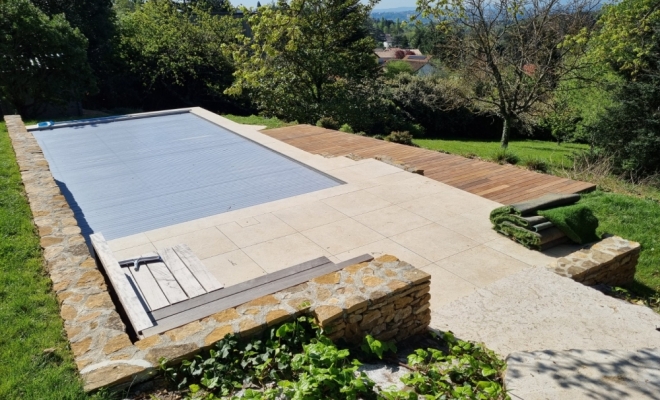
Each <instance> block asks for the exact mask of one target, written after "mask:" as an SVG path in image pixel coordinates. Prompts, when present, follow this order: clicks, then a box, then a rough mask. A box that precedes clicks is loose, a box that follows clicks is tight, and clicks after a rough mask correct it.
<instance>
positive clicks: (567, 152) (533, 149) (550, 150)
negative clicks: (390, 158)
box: [413, 139, 589, 166]
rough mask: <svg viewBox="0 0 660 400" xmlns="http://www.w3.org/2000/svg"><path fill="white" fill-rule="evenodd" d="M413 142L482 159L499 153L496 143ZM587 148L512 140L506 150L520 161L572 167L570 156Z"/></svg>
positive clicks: (421, 140)
mask: <svg viewBox="0 0 660 400" xmlns="http://www.w3.org/2000/svg"><path fill="white" fill-rule="evenodd" d="M413 142H414V143H415V144H416V145H418V146H420V147H424V148H427V149H431V150H442V151H446V152H448V153H452V154H459V155H462V156H472V155H476V156H477V157H479V158H483V159H492V158H493V156H494V155H495V154H496V153H497V152H499V151H500V143H499V142H497V141H485V140H470V139H467V140H465V139H462V140H459V139H414V140H413ZM588 148H589V146H587V145H585V144H578V143H562V144H561V145H558V144H557V143H555V142H545V141H541V140H514V141H511V142H510V143H509V148H508V150H509V151H511V152H513V153H514V154H516V155H517V156H518V157H520V159H521V161H523V162H524V161H525V160H530V159H532V160H536V159H541V160H543V161H545V162H546V163H548V164H549V165H554V166H561V165H565V166H570V165H572V164H573V163H572V161H571V157H570V156H571V155H572V154H573V153H574V152H576V151H581V150H586V149H588Z"/></svg>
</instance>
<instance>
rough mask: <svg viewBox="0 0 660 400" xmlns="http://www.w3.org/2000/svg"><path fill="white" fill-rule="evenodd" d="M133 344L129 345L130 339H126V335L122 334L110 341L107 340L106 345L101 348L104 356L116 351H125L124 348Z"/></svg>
mask: <svg viewBox="0 0 660 400" xmlns="http://www.w3.org/2000/svg"><path fill="white" fill-rule="evenodd" d="M132 345H133V343H131V341H130V339H128V335H126V334H125V333H122V334H120V335H117V336H115V337H113V338H111V339H109V340H108V341H107V342H106V343H105V346H103V353H104V354H110V353H114V352H116V351H119V350H122V349H125V348H126V347H129V346H132Z"/></svg>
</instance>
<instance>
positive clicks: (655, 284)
mask: <svg viewBox="0 0 660 400" xmlns="http://www.w3.org/2000/svg"><path fill="white" fill-rule="evenodd" d="M580 203H583V204H585V205H587V206H589V208H591V210H592V211H593V212H594V214H596V216H597V217H598V220H599V222H600V226H599V228H598V232H599V233H609V234H614V235H617V236H621V237H623V238H625V239H628V240H634V241H636V242H639V243H640V244H641V245H642V253H641V255H640V257H639V263H638V264H637V274H636V275H635V283H634V284H633V285H632V286H631V289H632V290H633V292H635V293H637V294H639V295H641V296H657V295H658V293H660V203H658V202H657V201H655V200H650V199H642V198H638V197H633V196H627V195H624V194H616V193H604V192H601V191H597V192H594V193H590V194H587V195H584V196H583V197H582V200H580Z"/></svg>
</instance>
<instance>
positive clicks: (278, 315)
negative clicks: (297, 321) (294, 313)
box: [266, 309, 291, 326]
mask: <svg viewBox="0 0 660 400" xmlns="http://www.w3.org/2000/svg"><path fill="white" fill-rule="evenodd" d="M290 318H291V314H289V312H288V311H286V310H282V309H276V310H272V311H269V312H268V314H266V324H268V326H273V325H277V324H279V323H280V322H284V321H286V320H287V319H290Z"/></svg>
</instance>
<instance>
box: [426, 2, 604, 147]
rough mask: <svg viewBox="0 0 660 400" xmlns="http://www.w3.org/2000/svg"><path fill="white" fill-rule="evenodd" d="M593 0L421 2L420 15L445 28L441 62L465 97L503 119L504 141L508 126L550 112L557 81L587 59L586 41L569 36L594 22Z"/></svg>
mask: <svg viewBox="0 0 660 400" xmlns="http://www.w3.org/2000/svg"><path fill="white" fill-rule="evenodd" d="M596 4H597V0H570V1H560V0H496V1H490V0H465V1H463V0H419V1H418V6H419V8H420V9H421V10H422V11H423V15H424V16H433V17H437V18H438V19H439V20H440V21H441V22H440V25H439V26H440V27H441V28H442V29H445V30H446V31H448V32H450V36H449V39H448V40H447V42H446V43H443V44H442V46H443V47H444V48H445V50H444V54H446V55H451V59H447V60H443V61H444V63H445V65H447V66H448V67H449V68H450V70H452V72H453V75H454V79H457V80H459V81H460V82H461V84H462V86H464V87H466V88H469V90H466V91H465V92H464V93H465V96H464V98H463V99H462V100H463V102H464V103H463V104H468V105H470V106H471V107H472V108H473V109H474V110H475V111H478V112H485V113H492V114H494V115H497V116H498V117H499V118H501V119H502V121H503V130H502V140H501V144H502V147H506V146H507V145H508V140H509V134H510V130H511V128H512V127H513V126H517V127H519V128H525V127H530V126H532V125H533V124H534V123H536V121H537V120H538V118H539V117H540V116H541V115H543V114H544V112H546V111H547V107H548V105H549V104H551V102H552V99H553V96H552V94H553V90H554V89H555V87H556V86H557V84H558V82H559V81H561V80H562V79H564V78H567V77H573V76H575V74H574V72H575V70H576V69H578V68H584V63H579V62H578V55H579V54H580V53H581V52H582V51H583V50H584V47H585V46H584V43H583V42H572V43H571V45H564V42H565V38H566V36H567V35H571V34H577V33H579V32H580V31H581V30H582V29H584V28H588V27H590V26H591V25H592V23H593V17H592V15H591V11H592V10H593V8H594V7H595V6H596Z"/></svg>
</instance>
